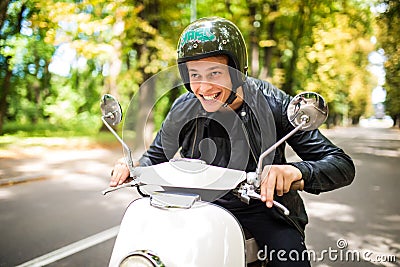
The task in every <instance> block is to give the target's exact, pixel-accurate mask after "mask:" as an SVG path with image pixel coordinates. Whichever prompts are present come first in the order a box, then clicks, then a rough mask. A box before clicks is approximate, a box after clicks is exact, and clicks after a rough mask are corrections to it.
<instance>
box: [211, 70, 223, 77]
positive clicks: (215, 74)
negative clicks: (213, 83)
mask: <svg viewBox="0 0 400 267" xmlns="http://www.w3.org/2000/svg"><path fill="white" fill-rule="evenodd" d="M218 75H221V72H220V71H213V72H212V73H211V76H212V77H215V76H218Z"/></svg>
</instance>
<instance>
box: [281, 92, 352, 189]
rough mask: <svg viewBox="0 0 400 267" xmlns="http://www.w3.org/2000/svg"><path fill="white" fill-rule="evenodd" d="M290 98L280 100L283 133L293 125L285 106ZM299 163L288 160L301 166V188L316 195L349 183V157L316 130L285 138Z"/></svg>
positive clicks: (350, 177)
mask: <svg viewBox="0 0 400 267" xmlns="http://www.w3.org/2000/svg"><path fill="white" fill-rule="evenodd" d="M290 100H291V97H289V96H287V95H285V96H284V97H283V99H282V105H281V107H282V110H281V113H280V114H282V117H281V129H282V130H283V132H284V134H287V133H289V132H290V131H291V130H292V129H293V128H294V127H293V126H292V125H291V123H290V122H289V120H288V118H287V113H286V111H287V107H288V104H289V102H290ZM287 143H288V144H289V145H290V146H291V147H292V148H293V150H294V151H295V152H296V153H297V155H298V156H299V157H300V158H301V159H302V161H300V162H293V163H290V164H291V165H293V166H296V167H297V168H298V169H300V171H301V173H302V175H303V179H304V190H305V191H306V192H309V193H313V194H319V193H321V192H326V191H331V190H334V189H337V188H340V187H343V186H347V185H349V184H351V183H352V181H353V180H354V176H355V167H354V163H353V161H352V159H351V158H350V156H349V155H347V154H346V153H345V152H344V151H343V150H342V149H341V148H339V147H337V146H336V145H334V144H333V143H332V142H331V141H330V140H328V139H327V138H326V137H325V136H324V135H323V134H322V133H321V132H320V131H319V130H313V131H299V132H297V133H295V134H294V135H293V136H292V137H290V138H289V139H288V140H287Z"/></svg>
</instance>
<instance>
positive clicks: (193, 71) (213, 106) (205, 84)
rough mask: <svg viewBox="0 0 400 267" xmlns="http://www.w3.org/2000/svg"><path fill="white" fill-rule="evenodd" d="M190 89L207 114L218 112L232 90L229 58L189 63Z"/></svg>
mask: <svg viewBox="0 0 400 267" xmlns="http://www.w3.org/2000/svg"><path fill="white" fill-rule="evenodd" d="M186 66H187V68H188V71H189V78H190V88H191V89H192V91H193V93H194V94H195V95H196V97H197V98H198V99H199V100H200V102H201V105H202V106H203V108H204V109H205V110H206V111H207V112H215V111H218V110H219V109H220V108H221V107H222V106H223V104H224V103H225V101H226V100H227V99H228V97H229V95H230V93H231V90H232V81H231V76H230V74H229V66H228V58H227V57H225V56H216V57H207V58H203V59H200V60H193V61H188V62H187V63H186Z"/></svg>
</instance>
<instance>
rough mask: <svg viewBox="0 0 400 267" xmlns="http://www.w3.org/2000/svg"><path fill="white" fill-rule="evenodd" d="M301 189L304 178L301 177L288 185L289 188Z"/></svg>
mask: <svg viewBox="0 0 400 267" xmlns="http://www.w3.org/2000/svg"><path fill="white" fill-rule="evenodd" d="M303 189H304V180H303V179H301V180H298V181H296V182H293V183H292V185H291V186H290V190H298V191H303Z"/></svg>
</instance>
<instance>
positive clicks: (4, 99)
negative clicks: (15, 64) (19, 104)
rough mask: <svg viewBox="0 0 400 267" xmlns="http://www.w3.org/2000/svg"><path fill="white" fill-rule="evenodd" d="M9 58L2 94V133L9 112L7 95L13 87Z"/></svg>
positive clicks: (0, 101) (0, 126)
mask: <svg viewBox="0 0 400 267" xmlns="http://www.w3.org/2000/svg"><path fill="white" fill-rule="evenodd" d="M7 62H8V59H6V64H5V65H6V76H5V77H4V80H3V85H2V88H3V90H2V91H3V93H2V94H1V95H0V135H3V125H4V118H5V116H6V112H7V95H8V93H9V92H10V87H11V75H12V73H11V70H10V69H9V68H8V64H7Z"/></svg>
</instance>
